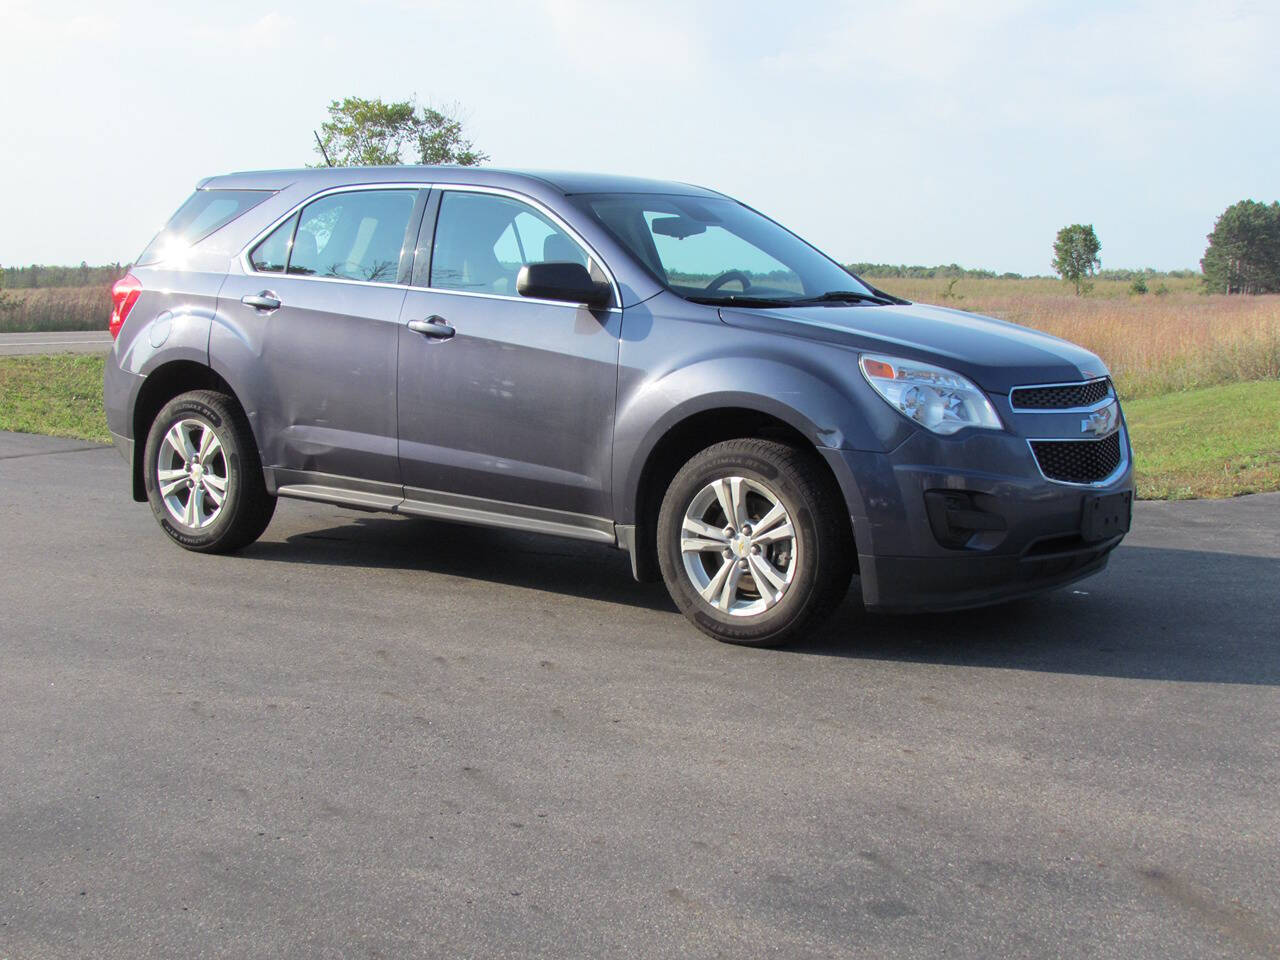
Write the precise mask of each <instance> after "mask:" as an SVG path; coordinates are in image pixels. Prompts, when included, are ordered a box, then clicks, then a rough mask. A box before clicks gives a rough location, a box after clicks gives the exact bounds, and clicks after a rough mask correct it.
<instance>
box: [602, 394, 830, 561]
mask: <svg viewBox="0 0 1280 960" xmlns="http://www.w3.org/2000/svg"><path fill="white" fill-rule="evenodd" d="M780 413H782V411H780V410H766V409H762V405H752V404H745V403H743V402H741V400H738V401H735V402H732V403H727V404H725V405H722V406H710V407H704V408H702V409H697V410H694V411H685V412H683V415H679V416H676V417H675V418H674V420H673V422H670V423H667V424H664V425H662V426H661V429H659V430H655V433H656V434H657V435H656V436H655V437H653V438H652V439H651V442H650V443H649V444H648V446H647V450H646V453H645V456H644V459H643V464H642V466H641V467H640V469H639V470H637V471H634V472H633V474H632V478H631V481H632V482H631V484H630V485H629V487H628V489H626V490H625V491H623V493H622V503H623V504H624V505H625V507H626V508H627V514H626V516H627V517H628V521H629V522H630V523H631V524H633V525H634V532H633V533H632V534H631V536H630V538H629V540H630V542H629V543H628V544H627V546H628V548H629V549H630V550H631V554H632V571H633V573H634V574H635V577H636V579H637V580H640V581H642V582H652V581H656V580H658V579H660V576H661V574H660V572H659V570H658V551H657V523H658V512H659V509H660V507H661V506H662V498H663V496H664V495H665V493H666V490H667V487H668V486H669V485H670V483H671V480H672V478H674V477H675V475H676V473H677V472H678V471H679V470H680V468H681V467H682V466H683V465H684V464H685V463H687V462H688V461H689V459H690V458H692V457H693V456H695V455H696V454H697V453H699V452H700V451H702V450H705V449H706V448H707V447H709V446H711V445H713V444H716V443H720V442H722V441H724V440H734V439H739V438H743V437H750V438H754V439H761V440H776V441H779V442H782V443H786V444H788V445H790V446H793V447H796V448H798V449H801V450H805V451H807V452H809V453H811V454H812V459H813V463H814V465H815V467H816V468H817V469H818V470H819V471H820V472H821V473H822V474H823V475H824V476H825V477H826V478H827V479H828V480H829V481H830V484H831V489H832V490H833V491H834V492H835V493H836V494H837V495H838V494H839V493H840V491H841V486H840V482H839V480H838V478H837V477H836V475H835V473H834V472H833V471H832V469H831V467H830V465H829V464H828V462H827V460H826V458H825V457H823V456H821V454H820V453H819V452H818V447H817V445H816V444H815V443H814V442H813V440H812V439H811V437H812V432H811V431H812V424H809V423H808V422H807V421H806V420H805V419H804V418H802V417H800V416H799V415H798V414H794V412H793V416H792V417H790V418H785V417H784V415H780ZM852 535H853V534H852V528H850V536H851V537H852Z"/></svg>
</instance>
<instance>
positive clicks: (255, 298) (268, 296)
mask: <svg viewBox="0 0 1280 960" xmlns="http://www.w3.org/2000/svg"><path fill="white" fill-rule="evenodd" d="M240 302H241V303H243V304H244V305H245V306H246V307H253V308H254V309H255V310H279V309H280V298H279V297H277V296H276V295H275V294H274V293H272V292H271V291H270V290H263V291H262V292H261V293H259V294H256V295H255V294H249V295H247V296H243V297H241V298H240Z"/></svg>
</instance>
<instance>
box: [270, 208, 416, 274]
mask: <svg viewBox="0 0 1280 960" xmlns="http://www.w3.org/2000/svg"><path fill="white" fill-rule="evenodd" d="M416 198H417V191H416V190H356V191H348V192H345V193H335V194H331V195H330V196H327V197H321V198H320V199H319V200H316V201H315V202H314V203H309V204H307V206H305V207H303V208H302V215H301V220H300V221H299V223H298V230H297V233H296V234H295V235H294V240H293V249H292V251H291V252H290V254H289V259H288V264H289V266H288V271H289V273H298V274H303V275H306V276H315V277H336V278H340V279H343V280H367V281H372V282H377V283H395V282H396V275H397V273H398V271H399V269H400V253H401V251H402V250H403V249H404V246H405V235H406V233H407V232H408V228H409V218H410V217H411V216H412V214H413V203H414V200H415V199H416ZM277 232H279V231H277ZM274 236H275V234H272V237H274ZM272 237H268V238H267V239H268V240H270V239H272Z"/></svg>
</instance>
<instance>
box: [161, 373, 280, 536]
mask: <svg viewBox="0 0 1280 960" xmlns="http://www.w3.org/2000/svg"><path fill="white" fill-rule="evenodd" d="M143 466H144V470H145V473H144V477H145V481H146V488H147V500H148V501H149V502H150V504H151V510H152V512H153V513H154V514H155V516H156V519H157V520H158V521H159V522H160V528H161V529H162V530H164V532H165V533H167V534H168V535H169V537H170V538H171V539H173V540H174V541H176V542H177V543H179V544H181V545H182V546H184V547H186V548H187V549H188V550H196V551H200V552H203V553H229V552H231V551H233V550H239V549H240V548H241V547H244V546H247V545H248V544H250V543H252V542H253V541H254V540H257V539H258V537H260V536H261V535H262V533H263V531H264V530H266V529H267V524H268V523H270V522H271V515H272V514H273V513H274V512H275V507H276V498H275V497H273V496H271V495H270V494H269V493H267V488H266V484H265V482H264V481H263V477H262V462H261V460H260V459H259V456H258V448H257V445H256V444H255V442H254V439H253V434H252V432H251V431H250V430H249V424H248V423H247V422H246V421H245V418H244V414H242V413H241V412H240V408H239V407H238V406H237V405H236V403H235V401H234V400H232V399H231V398H230V397H228V396H227V395H226V394H223V393H218V392H216V391H213V390H193V391H192V392H190V393H184V394H182V395H181V396H178V397H175V398H174V399H172V400H170V401H169V402H168V403H167V404H165V405H164V407H163V408H161V410H160V412H159V413H158V414H157V415H156V418H155V420H154V421H153V422H152V424H151V430H150V431H149V432H148V434H147V445H146V449H145V452H144V454H143Z"/></svg>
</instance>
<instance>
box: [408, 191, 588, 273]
mask: <svg viewBox="0 0 1280 960" xmlns="http://www.w3.org/2000/svg"><path fill="white" fill-rule="evenodd" d="M562 262H572V263H580V264H582V265H583V266H585V267H586V268H587V269H588V270H589V271H590V272H591V275H592V277H593V278H595V279H596V280H601V281H603V280H605V279H606V277H605V274H604V271H603V270H602V269H601V268H600V266H599V264H597V263H595V261H594V260H593V259H592V258H591V257H590V255H589V254H588V253H587V252H586V251H585V250H584V249H583V248H582V247H581V246H580V245H579V244H578V242H577V241H576V240H574V239H573V238H572V237H570V236H569V234H567V233H565V231H564V230H563V229H561V228H560V227H559V226H557V225H556V224H555V223H554V222H552V221H551V219H550V218H548V217H546V216H545V215H544V214H542V213H541V212H539V211H538V210H535V209H534V208H533V207H531V206H530V205H529V204H527V203H522V202H521V201H519V200H513V199H511V198H509V197H501V196H497V195H494V194H488V193H470V192H461V191H451V192H446V193H445V194H444V195H443V196H442V197H441V198H440V214H439V217H438V218H437V220H436V231H435V240H434V242H433V244H432V249H431V276H430V279H429V281H428V283H429V285H430V286H432V287H437V288H439V289H443V290H468V291H472V292H476V293H495V294H502V295H506V296H517V295H518V294H517V291H516V278H517V276H519V273H520V268H521V267H523V266H526V265H528V264H530V263H562Z"/></svg>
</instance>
